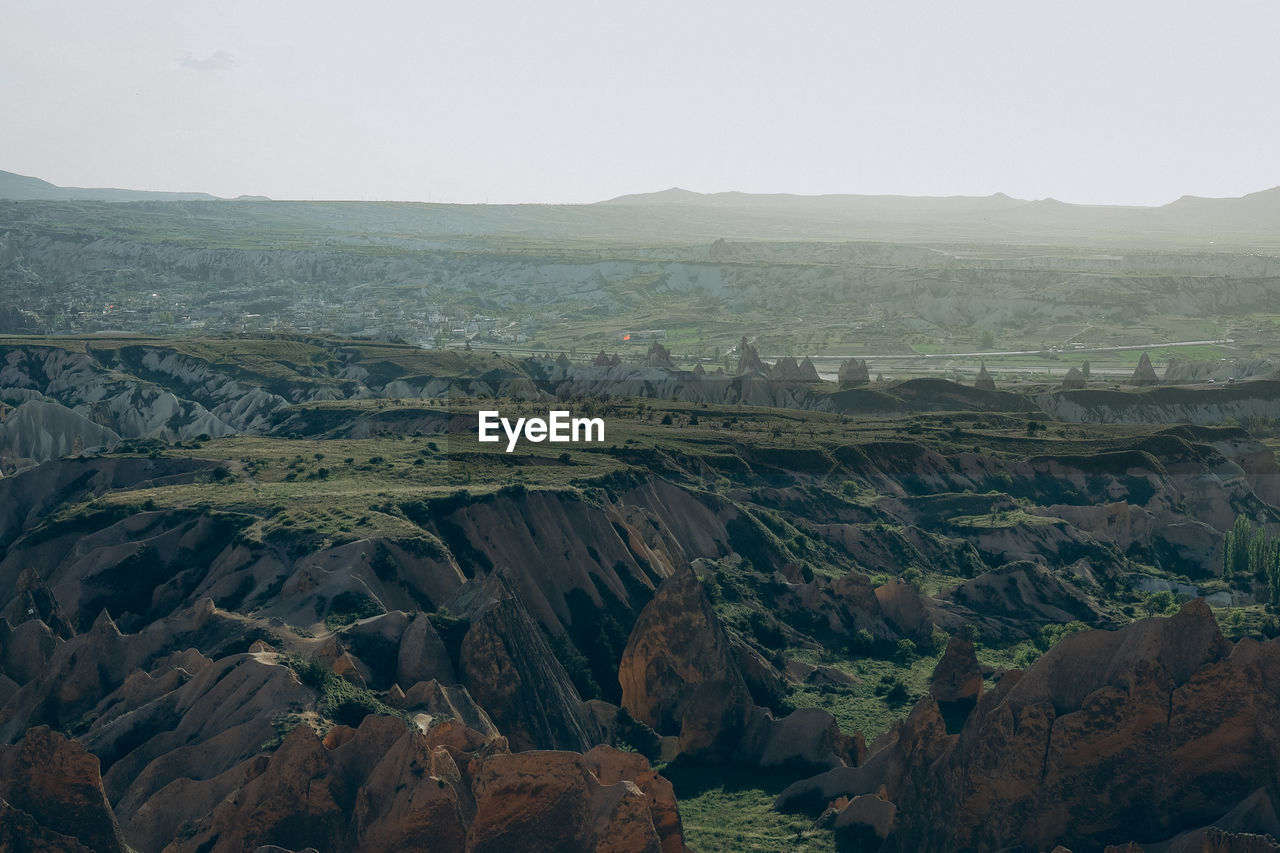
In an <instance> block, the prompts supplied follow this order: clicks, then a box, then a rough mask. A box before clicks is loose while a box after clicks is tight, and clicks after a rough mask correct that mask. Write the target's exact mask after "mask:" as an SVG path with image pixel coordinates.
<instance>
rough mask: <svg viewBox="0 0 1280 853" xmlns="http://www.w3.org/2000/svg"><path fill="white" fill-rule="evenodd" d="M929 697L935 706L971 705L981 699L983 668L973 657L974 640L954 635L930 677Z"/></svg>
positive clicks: (975, 657)
mask: <svg viewBox="0 0 1280 853" xmlns="http://www.w3.org/2000/svg"><path fill="white" fill-rule="evenodd" d="M929 695H931V696H932V697H933V698H934V699H937V700H938V704H939V705H942V704H945V703H952V704H954V703H961V702H962V703H966V704H968V705H974V704H976V703H977V701H978V700H979V699H980V698H982V668H981V667H980V666H978V658H977V656H976V655H975V654H974V650H973V641H972V640H970V639H968V638H967V637H961V636H959V635H953V636H952V637H951V639H950V640H948V641H947V650H946V651H945V652H943V653H942V657H940V658H939V659H938V663H937V665H936V666H935V667H934V668H933V675H932V676H930V678H929Z"/></svg>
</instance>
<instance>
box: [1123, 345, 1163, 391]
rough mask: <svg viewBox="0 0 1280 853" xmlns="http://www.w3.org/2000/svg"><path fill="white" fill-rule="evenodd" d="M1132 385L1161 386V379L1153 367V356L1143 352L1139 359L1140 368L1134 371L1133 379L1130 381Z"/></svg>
mask: <svg viewBox="0 0 1280 853" xmlns="http://www.w3.org/2000/svg"><path fill="white" fill-rule="evenodd" d="M1129 384H1130V385H1159V384H1160V377H1159V376H1157V375H1156V369H1155V368H1154V367H1152V366H1151V356H1149V355H1147V353H1146V352H1143V353H1142V355H1141V356H1140V357H1139V358H1138V366H1137V367H1135V368H1134V369H1133V377H1132V378H1131V379H1130V380H1129Z"/></svg>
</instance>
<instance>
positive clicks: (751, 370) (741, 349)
mask: <svg viewBox="0 0 1280 853" xmlns="http://www.w3.org/2000/svg"><path fill="white" fill-rule="evenodd" d="M735 373H737V375H738V376H768V375H769V366H768V365H767V364H765V363H764V362H763V361H761V360H760V354H759V353H758V352H756V348H755V347H753V346H752V345H751V344H750V343H749V342H748V341H747V336H746V335H743V336H742V340H740V341H739V342H738V366H737V370H736V371H735Z"/></svg>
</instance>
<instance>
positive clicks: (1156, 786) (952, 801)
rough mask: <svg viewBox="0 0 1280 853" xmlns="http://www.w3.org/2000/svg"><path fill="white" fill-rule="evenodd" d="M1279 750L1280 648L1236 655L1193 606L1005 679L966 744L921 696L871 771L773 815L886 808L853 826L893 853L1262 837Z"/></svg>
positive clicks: (810, 788) (816, 785) (1253, 645)
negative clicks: (823, 807)
mask: <svg viewBox="0 0 1280 853" xmlns="http://www.w3.org/2000/svg"><path fill="white" fill-rule="evenodd" d="M1278 744H1280V645H1278V644H1277V642H1276V641H1271V642H1268V643H1258V642H1256V641H1253V640H1249V639H1244V640H1241V641H1240V642H1238V643H1236V644H1234V645H1233V644H1232V643H1230V642H1228V641H1227V640H1225V639H1224V638H1223V636H1222V634H1221V633H1220V632H1219V630H1218V626H1217V624H1216V622H1215V621H1214V619H1213V616H1212V614H1211V613H1210V611H1209V608H1208V607H1207V606H1206V605H1205V604H1204V602H1203V601H1202V600H1199V599H1197V600H1195V601H1192V602H1191V603H1189V604H1187V605H1186V606H1184V607H1183V609H1182V611H1181V612H1180V613H1179V614H1177V615H1175V616H1173V617H1171V618H1156V619H1147V620H1143V621H1141V622H1137V623H1134V624H1132V625H1130V626H1128V627H1126V628H1124V629H1121V630H1119V631H1114V632H1107V631H1090V632H1084V633H1080V634H1076V635H1073V636H1071V637H1068V638H1066V639H1065V640H1063V641H1062V642H1061V643H1060V644H1059V645H1057V646H1056V647H1054V648H1053V649H1052V650H1051V651H1050V652H1049V653H1048V654H1046V655H1045V656H1044V657H1043V658H1041V659H1040V660H1039V661H1037V662H1036V663H1035V665H1033V666H1032V667H1031V668H1030V669H1029V670H1027V671H1025V672H1018V671H1015V672H1010V673H1009V674H1007V675H1005V677H1004V678H1003V679H1001V680H1000V682H999V684H998V686H997V687H996V688H995V689H994V690H992V691H991V692H989V693H987V694H985V695H983V696H982V697H981V698H980V699H979V700H978V703H977V706H976V707H975V708H974V709H973V710H972V712H970V713H969V715H968V718H967V719H966V720H965V722H964V726H963V728H962V729H961V730H960V731H959V732H958V733H957V734H948V733H947V728H946V726H945V725H944V724H943V721H942V718H941V716H940V715H939V710H938V705H937V702H936V701H935V699H933V698H932V697H929V698H926V699H924V700H922V701H921V702H920V703H919V704H918V705H917V706H916V707H915V709H914V710H913V711H912V713H911V715H910V717H909V719H908V720H907V721H905V722H904V723H902V724H900V725H899V726H897V727H896V728H895V729H894V730H893V731H892V732H891V733H889V734H888V735H887V736H886V737H885V738H883V739H882V740H881V741H880V742H878V743H877V744H875V745H873V747H872V749H871V754H870V755H869V757H868V758H867V760H866V762H865V763H864V764H863V765H862V766H860V767H857V768H841V769H836V770H832V771H829V772H828V773H826V774H823V775H821V776H817V777H814V778H812V779H809V780H805V781H802V782H798V783H796V784H795V785H793V786H791V787H790V788H788V789H787V790H786V791H784V792H783V794H782V795H781V796H780V797H779V800H778V806H779V807H780V808H796V807H800V806H802V805H804V804H806V803H807V804H809V805H810V806H812V805H814V804H822V803H826V802H828V801H831V800H835V799H836V798H838V797H845V798H852V799H847V800H846V801H845V802H848V803H849V804H850V807H852V805H853V804H854V803H859V802H863V799H862V798H865V797H877V798H879V799H880V800H882V801H883V802H885V803H891V804H893V805H894V806H895V808H894V816H893V818H892V820H891V821H889V822H887V823H884V822H881V823H873V822H872V821H870V820H869V819H867V818H866V817H865V815H870V814H872V813H873V812H872V811H870V810H867V809H865V807H860V808H861V809H862V812H863V813H865V814H864V816H858V815H859V812H858V810H857V809H855V812H854V813H853V814H852V815H851V817H850V818H849V819H847V820H846V821H845V822H844V825H845V826H848V827H857V826H861V827H862V828H863V831H864V832H873V833H874V834H878V835H881V836H882V837H885V841H884V847H883V849H884V850H892V851H908V850H909V851H935V850H936V851H944V850H998V849H1006V848H1016V847H1021V849H1024V850H1049V849H1051V848H1053V847H1054V846H1055V845H1064V846H1065V847H1068V848H1070V849H1071V850H1074V851H1090V850H1101V849H1103V848H1104V847H1106V846H1107V845H1110V844H1125V843H1128V842H1130V841H1137V842H1138V843H1139V844H1141V845H1148V844H1153V843H1156V842H1162V841H1163V840H1165V839H1169V838H1171V837H1173V836H1175V835H1178V834H1179V833H1184V832H1190V831H1192V830H1196V829H1197V828H1199V827H1205V826H1213V825H1218V826H1219V828H1220V829H1221V828H1223V827H1224V826H1225V827H1226V828H1229V829H1231V830H1233V831H1237V832H1239V831H1245V832H1253V833H1265V832H1270V831H1274V830H1275V820H1274V811H1273V810H1272V808H1271V805H1270V804H1271V803H1272V801H1273V798H1274V797H1275V795H1276V791H1275V787H1274V785H1275V769H1276V766H1277V761H1278V760H1280V746H1278ZM1260 803H1265V804H1266V807H1265V808H1263V807H1261V806H1260V805H1259V804H1260ZM1242 804H1250V807H1249V808H1244V809H1241V806H1242ZM1242 815H1251V816H1252V817H1251V818H1250V817H1247V816H1246V817H1242ZM1251 821H1252V822H1251ZM1214 837H1217V836H1214ZM1224 843H1225V842H1224ZM1233 843H1234V842H1233ZM1147 849H1164V848H1163V847H1152V848H1147ZM1178 849H1183V848H1181V847H1180V848H1178ZM1188 849H1190V848H1188ZM1194 849H1201V848H1200V847H1196V848H1194ZM1204 849H1215V850H1216V849H1230V850H1235V849H1250V850H1252V849H1255V848H1253V847H1239V846H1222V847H1206V848H1204ZM1264 849H1269V848H1264Z"/></svg>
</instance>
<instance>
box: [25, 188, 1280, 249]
mask: <svg viewBox="0 0 1280 853" xmlns="http://www.w3.org/2000/svg"><path fill="white" fill-rule="evenodd" d="M0 199H10V200H15V201H59V202H78V201H99V202H102V201H106V202H195V203H199V202H216V203H217V204H218V205H229V204H241V205H245V206H244V207H242V208H240V209H239V210H240V213H239V214H238V215H237V219H245V220H252V221H255V222H259V223H260V224H261V220H263V219H264V218H266V219H272V220H274V219H279V218H284V219H288V220H290V221H292V222H293V223H294V224H293V226H291V227H301V226H305V227H307V228H310V227H314V226H316V225H319V224H323V223H328V224H329V225H333V224H334V223H335V222H337V221H339V220H341V221H342V222H344V223H345V226H344V227H346V228H354V229H356V230H367V229H372V230H374V231H387V230H390V231H395V232H401V233H407V234H420V235H421V234H432V235H450V236H457V235H470V236H484V235H502V234H520V235H524V236H536V237H540V238H552V239H562V238H568V237H573V238H581V239H604V240H623V241H640V242H649V241H662V242H669V241H678V242H687V241H690V240H693V241H700V240H714V239H717V238H725V239H729V240H735V239H736V240H760V239H764V240H788V241H803V240H861V241H867V240H872V241H875V240H879V241H889V242H929V243H975V242H976V243H983V244H988V245H994V244H1000V243H1021V244H1041V245H1044V244H1049V245H1059V246H1064V245H1093V246H1128V247H1135V246H1160V247H1168V246H1172V245H1177V246H1179V247H1181V248H1182V249H1184V250H1185V249H1188V248H1190V249H1199V248H1201V247H1203V248H1208V247H1210V246H1214V247H1215V248H1217V249H1222V248H1226V247H1228V246H1230V247H1234V248H1235V249H1237V250H1239V249H1246V250H1256V249H1261V248H1265V249H1268V250H1274V249H1276V248H1278V247H1280V187H1274V188H1272V189H1269V190H1263V191H1261V192H1256V193H1250V194H1249V195H1246V196H1243V197H1240V198H1199V197H1195V196H1183V197H1182V198H1180V199H1178V200H1177V201H1174V202H1171V203H1169V204H1166V205H1162V206H1159V207H1138V206H1122V205H1084V204H1069V203H1066V202H1061V201H1058V200H1056V199H1051V198H1050V199H1039V200H1034V201H1029V200H1025V199H1016V198H1011V197H1009V196H1007V195H1005V194H1003V193H996V194H994V195H989V196H949V197H933V196H896V195H888V196H873V195H818V196H806V195H792V194H753V193H742V192H722V193H697V192H691V191H689V190H684V189H679V188H672V189H668V190H663V191H661V192H655V193H642V194H637V195H624V196H620V197H618V198H614V199H609V200H606V201H600V202H596V203H595V204H574V205H563V204H545V205H543V204H516V205H503V204H493V205H472V204H422V203H381V202H339V203H335V202H271V201H270V200H269V199H266V198H264V197H262V196H241V197H240V198H238V199H233V200H224V199H218V198H216V197H214V196H212V195H209V194H207V193H174V192H147V191H141V190H122V189H88V188H80V187H59V186H55V185H54V184H51V183H48V182H47V181H43V180H40V179H38V178H32V177H27V176H24V175H17V174H13V173H11V172H0ZM251 205H252V208H251V207H250V206H251ZM219 210H221V209H219ZM85 213H87V211H81V212H80V213H79V214H75V216H76V217H79V216H82V215H84V214H85ZM100 213H101V212H100ZM153 213H154V214H159V213H161V211H160V210H156V211H153ZM224 213H225V211H223V212H219V213H218V214H217V216H218V217H221V216H223V215H224ZM206 214H210V215H211V214H212V211H209V210H205V209H200V210H197V209H195V208H193V209H191V210H188V211H186V212H185V213H184V221H185V219H189V218H190V217H192V216H195V217H196V218H199V217H201V216H203V215H206ZM119 215H123V212H119ZM111 217H112V218H113V219H114V218H118V216H117V214H112V215H111ZM153 221H154V220H153Z"/></svg>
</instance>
